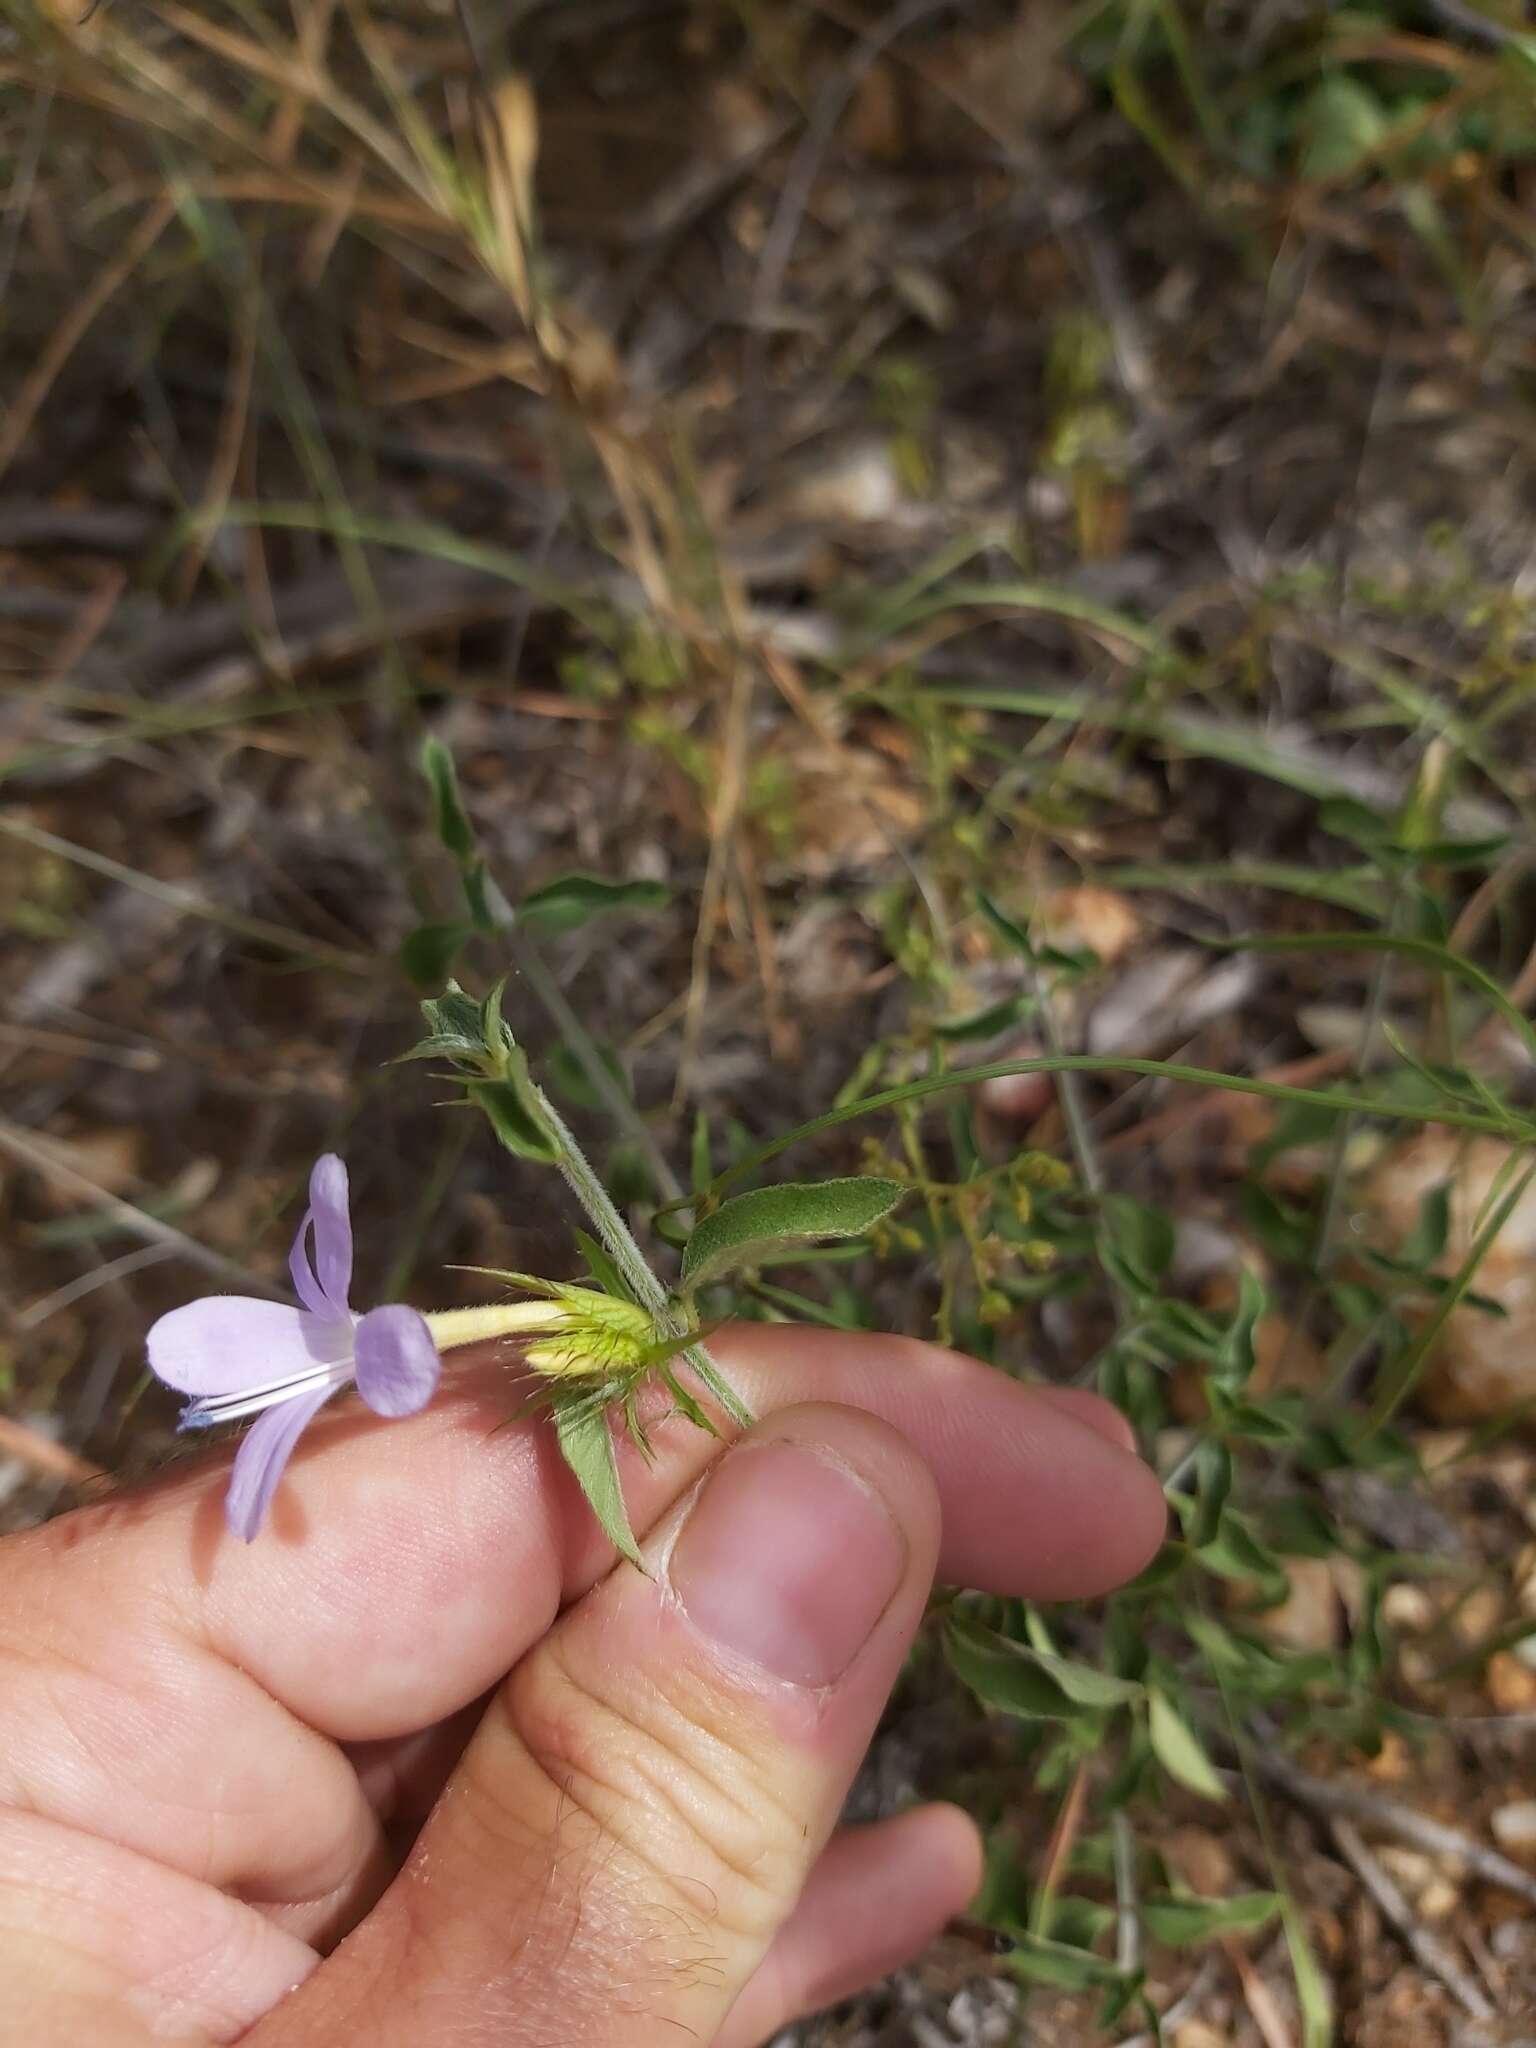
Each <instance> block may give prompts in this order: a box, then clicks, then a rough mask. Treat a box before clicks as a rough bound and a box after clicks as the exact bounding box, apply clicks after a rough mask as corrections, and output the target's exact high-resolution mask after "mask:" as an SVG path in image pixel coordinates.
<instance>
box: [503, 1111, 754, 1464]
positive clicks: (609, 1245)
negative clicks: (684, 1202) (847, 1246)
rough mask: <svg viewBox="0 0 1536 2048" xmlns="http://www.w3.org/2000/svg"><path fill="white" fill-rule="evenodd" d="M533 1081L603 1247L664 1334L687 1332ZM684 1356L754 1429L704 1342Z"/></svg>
mask: <svg viewBox="0 0 1536 2048" xmlns="http://www.w3.org/2000/svg"><path fill="white" fill-rule="evenodd" d="M528 1087H529V1091H530V1093H531V1094H532V1096H533V1099H534V1101H535V1103H536V1104H537V1106H538V1110H539V1114H540V1115H541V1117H542V1118H543V1119H544V1122H545V1125H546V1127H547V1129H548V1133H549V1136H550V1138H551V1140H552V1141H553V1143H554V1146H555V1154H556V1156H555V1164H556V1165H557V1166H558V1167H559V1169H560V1172H561V1174H562V1175H563V1176H564V1179H565V1184H566V1186H567V1187H568V1188H569V1189H570V1191H571V1193H572V1194H573V1195H574V1196H575V1197H576V1199H577V1201H578V1202H580V1204H581V1206H582V1208H583V1209H585V1210H586V1212H587V1215H588V1217H589V1218H590V1220H591V1223H592V1227H593V1229H594V1230H595V1231H596V1232H597V1234H598V1237H599V1238H600V1239H601V1241H602V1245H603V1249H604V1250H605V1251H606V1252H607V1253H608V1255H609V1257H610V1258H611V1259H612V1260H613V1262H614V1264H615V1265H616V1266H617V1267H618V1269H619V1272H620V1273H621V1274H622V1275H623V1278H624V1283H625V1285H626V1286H627V1287H628V1288H629V1290H630V1293H631V1295H632V1296H633V1298H634V1300H635V1301H636V1302H637V1303H638V1304H639V1306H640V1307H641V1308H643V1309H645V1310H646V1311H647V1312H648V1313H649V1314H650V1316H651V1318H652V1320H653V1321H654V1322H655V1324H656V1327H657V1329H658V1330H659V1331H661V1333H662V1335H663V1336H666V1337H678V1336H681V1335H682V1333H683V1325H682V1324H681V1323H680V1322H679V1321H678V1318H677V1311H676V1309H675V1308H674V1307H673V1304H672V1299H671V1296H670V1295H669V1294H668V1293H667V1290H666V1288H665V1287H664V1286H663V1285H662V1283H661V1282H660V1280H658V1279H657V1277H656V1275H655V1274H654V1273H653V1272H652V1271H651V1267H650V1263H649V1261H648V1260H647V1258H646V1256H645V1254H644V1252H642V1251H641V1249H640V1247H639V1245H638V1244H637V1243H636V1241H635V1236H634V1232H633V1231H632V1230H631V1229H630V1227H629V1225H628V1224H627V1223H626V1222H625V1221H624V1218H623V1217H622V1216H621V1215H620V1213H619V1210H618V1207H617V1205H616V1203H615V1202H614V1199H613V1197H612V1196H611V1195H610V1194H609V1192H608V1190H607V1189H606V1188H605V1187H604V1186H603V1183H602V1182H601V1181H600V1180H599V1179H598V1177H597V1174H596V1173H595V1172H594V1171H593V1169H592V1164H591V1162H590V1160H589V1159H588V1158H587V1155H586V1154H585V1153H584V1152H583V1151H582V1149H581V1147H580V1146H579V1145H578V1144H577V1142H576V1139H575V1136H574V1134H573V1133H572V1131H571V1128H570V1126H569V1125H568V1124H567V1123H566V1121H565V1119H564V1117H563V1116H561V1114H560V1112H559V1110H557V1109H556V1108H555V1105H554V1104H553V1103H552V1102H551V1101H550V1099H549V1097H548V1096H547V1095H546V1094H545V1093H544V1091H543V1089H542V1088H540V1087H539V1086H538V1084H537V1082H534V1081H532V1080H530V1081H529V1083H528ZM683 1357H684V1358H685V1359H686V1360H687V1362H688V1365H689V1366H690V1367H691V1368H692V1370H693V1372H694V1374H695V1375H696V1376H697V1378H698V1379H699V1380H700V1381H701V1382H702V1384H703V1385H704V1386H705V1387H707V1388H708V1389H709V1391H710V1393H711V1394H713V1395H714V1397H715V1399H716V1400H717V1401H718V1402H719V1403H720V1406H721V1407H722V1408H723V1409H724V1410H725V1412H726V1414H727V1415H728V1416H729V1417H730V1418H731V1420H732V1422H734V1423H735V1424H736V1426H737V1427H738V1428H739V1429H750V1428H751V1426H752V1423H753V1421H754V1420H755V1418H754V1416H753V1414H752V1411H751V1409H750V1408H748V1407H747V1405H746V1403H745V1402H744V1401H743V1400H742V1399H741V1397H740V1395H739V1394H737V1393H736V1391H735V1389H734V1388H733V1387H732V1386H731V1384H730V1382H729V1381H728V1380H727V1379H726V1378H725V1376H724V1375H723V1374H722V1373H721V1371H720V1369H719V1367H718V1366H717V1365H716V1364H715V1363H714V1361H713V1360H712V1359H711V1357H710V1355H709V1353H708V1352H707V1351H706V1350H705V1349H704V1346H703V1345H702V1344H690V1345H689V1346H688V1348H687V1349H686V1350H685V1351H684V1353H683Z"/></svg>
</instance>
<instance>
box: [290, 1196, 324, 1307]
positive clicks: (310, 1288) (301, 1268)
mask: <svg viewBox="0 0 1536 2048" xmlns="http://www.w3.org/2000/svg"><path fill="white" fill-rule="evenodd" d="M314 1221H315V1212H314V1210H313V1209H306V1210H305V1211H304V1220H303V1222H302V1223H301V1224H300V1225H299V1227H298V1230H297V1231H296V1232H295V1234H294V1239H293V1243H292V1244H291V1245H290V1246H289V1247H288V1272H289V1274H290V1276H291V1278H292V1280H293V1291H294V1293H295V1294H296V1295H297V1296H298V1297H299V1299H300V1301H302V1302H303V1304H304V1306H305V1308H306V1309H307V1310H308V1312H309V1314H310V1315H312V1316H325V1317H326V1318H327V1319H329V1320H334V1319H335V1317H334V1311H333V1310H332V1308H331V1304H330V1303H329V1302H328V1301H327V1300H326V1298H325V1296H324V1294H322V1293H321V1291H320V1282H319V1281H318V1280H317V1279H316V1278H315V1269H314V1267H313V1266H312V1265H311V1264H310V1262H309V1233H310V1230H311V1229H312V1227H313V1225H314Z"/></svg>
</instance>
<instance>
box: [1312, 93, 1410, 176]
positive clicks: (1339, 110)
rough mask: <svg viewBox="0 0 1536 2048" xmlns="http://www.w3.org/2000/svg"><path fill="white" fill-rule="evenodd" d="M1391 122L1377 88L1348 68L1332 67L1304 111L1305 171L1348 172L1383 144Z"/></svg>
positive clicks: (1330, 173) (1322, 173)
mask: <svg viewBox="0 0 1536 2048" xmlns="http://www.w3.org/2000/svg"><path fill="white" fill-rule="evenodd" d="M1390 125H1391V124H1390V122H1389V120H1388V118H1387V113H1386V109H1385V108H1384V107H1383V106H1382V103H1381V101H1380V100H1379V99H1378V98H1377V97H1376V95H1375V93H1373V92H1371V91H1370V90H1369V89H1368V88H1367V87H1366V86H1363V85H1361V84H1360V83H1359V81H1358V80H1356V79H1354V78H1351V77H1349V76H1347V74H1345V73H1344V72H1342V71H1335V72H1330V73H1329V75H1328V76H1327V77H1325V78H1323V79H1320V80H1319V81H1318V83H1317V84H1316V85H1315V86H1314V87H1313V88H1312V91H1311V93H1310V94H1309V95H1308V97H1307V103H1306V106H1305V108H1304V109H1303V112H1302V132H1303V134H1304V135H1305V137H1306V145H1305V147H1304V148H1303V150H1302V155H1301V175H1302V176H1303V177H1304V178H1340V177H1346V176H1347V175H1348V174H1349V173H1350V172H1351V171H1353V170H1355V169H1357V168H1358V167H1359V165H1360V164H1361V163H1363V162H1364V160H1365V159H1366V158H1367V157H1368V156H1369V155H1370V153H1371V151H1372V150H1373V149H1375V148H1376V147H1377V145H1378V144H1379V143H1380V142H1381V141H1382V139H1383V137H1384V136H1385V135H1386V133H1387V131H1388V129H1389V127H1390Z"/></svg>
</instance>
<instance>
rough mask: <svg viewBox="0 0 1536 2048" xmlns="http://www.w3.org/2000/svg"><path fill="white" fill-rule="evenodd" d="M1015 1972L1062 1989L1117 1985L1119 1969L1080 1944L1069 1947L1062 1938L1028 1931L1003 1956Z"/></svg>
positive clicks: (1121, 1974) (1038, 1982)
mask: <svg viewBox="0 0 1536 2048" xmlns="http://www.w3.org/2000/svg"><path fill="white" fill-rule="evenodd" d="M1004 1961H1005V1962H1006V1963H1007V1965H1008V1967H1009V1969H1010V1970H1012V1971H1013V1973H1014V1974H1015V1976H1018V1977H1024V1978H1027V1979H1028V1980H1029V1982H1030V1983H1032V1984H1053V1985H1055V1986H1057V1987H1058V1988H1059V1989H1060V1990H1063V1991H1095V1990H1098V1989H1099V1988H1100V1987H1101V1986H1105V1985H1117V1984H1118V1983H1119V1982H1120V1980H1121V1978H1122V1976H1123V1974H1124V1973H1123V1972H1122V1971H1121V1970H1119V1969H1117V1968H1116V1966H1115V1965H1114V1964H1113V1963H1109V1962H1106V1961H1105V1960H1104V1958H1103V1957H1102V1956H1096V1955H1092V1954H1090V1953H1089V1951H1088V1950H1087V1949H1083V1948H1069V1947H1067V1945H1066V1944H1065V1943H1064V1942H1059V1941H1045V1940H1043V1939H1042V1938H1041V1937H1040V1936H1039V1935H1038V1934H1032V1935H1030V1936H1029V1938H1028V1939H1027V1940H1025V1941H1022V1942H1020V1944H1019V1946H1018V1947H1017V1948H1015V1949H1011V1950H1010V1951H1009V1952H1008V1954H1007V1956H1005V1957H1004Z"/></svg>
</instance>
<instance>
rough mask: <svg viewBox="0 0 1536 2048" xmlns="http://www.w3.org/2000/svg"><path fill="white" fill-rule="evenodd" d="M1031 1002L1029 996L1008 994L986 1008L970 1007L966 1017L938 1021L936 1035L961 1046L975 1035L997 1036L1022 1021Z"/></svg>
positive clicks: (935, 1028) (934, 1032) (949, 1043)
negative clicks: (973, 1008)
mask: <svg viewBox="0 0 1536 2048" xmlns="http://www.w3.org/2000/svg"><path fill="white" fill-rule="evenodd" d="M1029 1001H1030V999H1029V997H1028V996H1024V995H1011V996H1004V997H1003V998H1002V1000H1001V1001H1000V1002H996V1003H988V1005H987V1007H986V1008H985V1009H984V1010H970V1011H967V1013H966V1014H965V1016H963V1017H945V1018H943V1019H942V1020H941V1021H939V1022H937V1023H935V1024H934V1026H933V1035H934V1037H935V1038H942V1039H943V1041H944V1043H945V1044H946V1045H961V1044H964V1043H965V1041H966V1040H967V1039H972V1038H996V1036H997V1034H998V1033H999V1032H1000V1031H1006V1030H1007V1029H1008V1027H1009V1026H1010V1025H1011V1024H1016V1023H1017V1022H1018V1021H1019V1018H1020V1016H1021V1014H1022V1013H1023V1012H1024V1011H1025V1010H1026V1009H1027V1008H1028V1007H1029Z"/></svg>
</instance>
